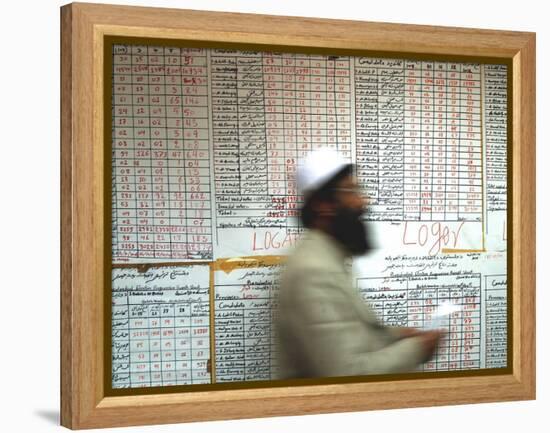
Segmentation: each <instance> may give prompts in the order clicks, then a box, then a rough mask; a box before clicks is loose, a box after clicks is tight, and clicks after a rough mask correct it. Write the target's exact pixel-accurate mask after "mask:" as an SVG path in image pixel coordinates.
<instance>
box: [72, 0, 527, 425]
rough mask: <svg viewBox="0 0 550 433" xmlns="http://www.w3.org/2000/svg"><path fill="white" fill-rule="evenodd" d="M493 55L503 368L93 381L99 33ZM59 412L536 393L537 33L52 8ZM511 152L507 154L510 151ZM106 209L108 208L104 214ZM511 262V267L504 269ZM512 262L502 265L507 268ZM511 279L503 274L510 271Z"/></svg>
mask: <svg viewBox="0 0 550 433" xmlns="http://www.w3.org/2000/svg"><path fill="white" fill-rule="evenodd" d="M105 36H127V37H140V38H161V39H175V40H189V41H202V42H204V41H209V42H219V43H237V44H253V45H256V44H259V45H260V46H259V49H261V46H262V45H266V46H274V45H276V46H281V45H283V46H288V47H297V48H300V47H303V48H304V49H307V48H325V49H336V50H338V49H347V50H367V51H369V50H370V51H374V52H385V53H392V52H396V53H401V54H403V53H406V54H408V53H411V54H416V55H418V54H420V55H424V54H432V55H445V56H465V57H491V58H499V59H503V60H506V61H508V62H510V63H509V64H510V65H512V87H511V88H512V94H511V95H510V94H509V97H511V98H512V105H511V108H512V110H511V113H510V112H509V113H508V115H509V116H512V118H511V119H509V125H512V126H513V128H512V132H513V134H512V137H511V140H512V146H511V147H509V149H510V148H511V152H510V153H509V154H508V158H509V181H508V187H509V190H510V191H509V194H511V195H509V197H512V198H513V201H512V202H509V203H510V205H509V213H508V215H509V226H510V228H509V232H508V233H509V237H508V245H509V248H508V250H509V251H512V252H513V254H511V253H509V255H508V272H509V277H510V276H511V277H512V278H511V279H510V278H509V280H508V281H509V284H511V295H512V297H511V300H512V302H511V304H512V326H511V328H509V329H510V330H511V335H510V333H509V336H510V337H511V340H512V344H511V350H510V351H509V353H510V354H511V357H512V359H511V360H512V369H511V372H510V373H509V374H501V375H478V376H471V377H470V376H467V377H437V378H421V379H404V380H382V381H376V382H367V383H364V382H363V383H345V384H326V385H324V384H323V385H311V386H310V385H308V386H278V387H271V388H255V389H232V390H214V391H211V390H209V391H204V392H203V391H197V392H189V393H174V394H156V395H132V396H115V397H110V396H106V395H105V392H104V375H105V374H106V372H105V371H104V363H103V360H104V332H105V329H104V326H105V324H104V308H103V306H104V302H105V300H104V295H103V294H104V291H103V288H104V278H105V269H106V268H105V267H106V266H108V265H109V263H108V262H107V261H106V260H105V257H106V255H107V252H106V251H105V242H104V239H105V236H108V237H109V238H110V233H109V229H110V226H109V225H108V222H109V219H107V218H106V216H105V202H104V199H105V197H104V195H105V194H106V193H110V191H109V192H106V190H105V184H104V183H105V182H104V170H105V169H104V167H105V158H109V157H110V155H106V154H105V148H104V142H103V137H104V129H103V128H104V116H105V113H104V112H103V106H104V105H103V103H104V101H103V98H104V89H103V80H104V78H103V77H104V74H103V67H104V47H103V44H104V37H105ZM61 102H62V105H61V424H62V425H63V426H66V427H69V428H72V429H81V428H97V427H112V426H129V425H142V424H162V423H177V422H188V421H201V420H219V419H236V418H250V417H267V416H282V415H298V414H311V413H329V412H346V411H363V410H371V409H388V408H403V407H418V406H435V405H449V404H463V403H478V402H490V401H510V400H525V399H534V398H535V34H534V33H525V32H511V31H494V30H477V29H464V28H450V27H433V26H418V25H402V24H385V23H369V22H359V21H344V20H328V19H315V18H296V17H282V16H267V15H251V14H236V13H218V12H202V11H191V10H177V9H160V8H143V7H127V6H114V5H100V4H82V3H73V4H69V5H66V6H63V7H62V8H61ZM510 158H511V160H510ZM108 217H109V218H110V215H109V216H108ZM510 218H511V219H510ZM511 271H512V272H511ZM510 272H511V273H510ZM510 280H511V283H510Z"/></svg>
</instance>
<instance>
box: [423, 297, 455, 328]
mask: <svg viewBox="0 0 550 433" xmlns="http://www.w3.org/2000/svg"><path fill="white" fill-rule="evenodd" d="M461 310H462V305H456V304H451V303H450V302H442V303H441V304H439V306H438V307H437V309H436V310H435V312H434V313H433V314H432V320H430V321H428V322H427V323H426V325H425V326H424V328H425V329H447V328H448V325H449V318H450V317H451V315H452V314H453V313H456V312H457V311H461Z"/></svg>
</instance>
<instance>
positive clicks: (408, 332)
mask: <svg viewBox="0 0 550 433" xmlns="http://www.w3.org/2000/svg"><path fill="white" fill-rule="evenodd" d="M397 329H398V332H399V338H410V337H418V336H419V335H422V334H424V332H425V331H423V330H422V329H418V328H407V327H399V328H397Z"/></svg>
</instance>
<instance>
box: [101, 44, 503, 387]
mask: <svg viewBox="0 0 550 433" xmlns="http://www.w3.org/2000/svg"><path fill="white" fill-rule="evenodd" d="M112 48H113V49H112V62H111V64H110V66H111V68H110V71H109V75H110V100H111V108H112V112H111V143H110V147H111V152H112V165H111V167H112V173H111V186H112V190H111V198H112V199H111V212H112V213H111V224H112V230H111V247H112V265H113V269H112V281H111V296H112V305H111V316H112V321H111V355H112V356H111V359H112V362H111V369H112V387H113V388H137V387H165V386H176V385H194V384H209V383H222V382H235V381H257V380H275V379H277V377H278V361H277V359H278V357H277V335H276V330H275V326H274V321H275V320H276V316H277V279H278V275H279V273H280V271H281V267H282V266H283V265H284V260H285V256H286V255H287V254H288V253H289V252H290V251H291V249H292V247H293V246H294V245H295V244H296V242H298V241H299V238H300V235H301V233H302V232H303V227H302V225H301V223H300V220H299V210H300V207H301V204H302V197H301V196H300V195H299V193H298V191H297V186H296V177H295V173H296V169H297V166H298V164H299V162H300V160H301V159H302V158H304V157H305V156H306V155H307V154H308V153H310V152H312V151H314V150H316V149H318V148H325V147H329V148H332V149H335V150H336V151H338V152H339V153H340V154H341V155H342V157H343V158H345V159H346V160H347V161H349V162H351V163H354V164H355V168H356V173H355V174H356V176H357V180H358V183H359V185H360V187H361V190H362V191H363V193H364V194H365V196H366V197H367V199H368V203H369V204H368V210H367V213H366V215H365V222H366V224H367V225H368V229H369V230H370V231H371V232H372V233H373V239H374V243H375V246H376V248H375V249H374V251H373V252H372V253H370V254H369V255H367V256H365V257H360V258H356V259H354V261H353V272H354V276H355V279H354V282H355V285H356V289H357V290H358V292H359V294H360V296H361V297H362V298H363V299H364V300H365V302H368V303H369V305H370V306H371V307H372V308H373V310H374V311H375V313H376V314H377V315H378V317H379V318H380V320H381V321H383V322H384V323H386V324H388V325H391V326H409V327H417V328H428V327H430V326H431V325H432V324H433V322H434V319H435V314H436V311H437V308H438V306H440V305H441V304H449V305H453V306H454V307H456V308H455V310H454V312H453V313H452V314H451V315H450V316H448V317H445V319H444V320H445V321H444V323H443V326H444V327H445V329H446V330H447V336H446V338H445V339H444V340H443V341H442V342H441V346H440V347H439V349H438V352H437V355H436V356H435V357H434V358H433V359H431V360H430V361H428V362H427V363H425V364H424V365H423V366H421V367H420V368H419V370H420V371H458V370H472V369H484V368H502V367H506V366H507V365H508V364H507V363H508V360H507V341H508V340H507V320H508V319H507V317H508V316H507V312H508V309H507V305H508V304H507V302H508V297H507V294H508V286H507V262H506V257H507V239H506V233H507V230H506V215H507V164H508V160H507V140H508V131H507V116H508V97H507V95H508V84H509V83H508V72H509V71H508V68H507V66H506V65H500V64H492V63H465V62H453V61H439V60H432V61H427V60H416V59H407V58H378V57H368V56H356V57H354V56H338V55H334V56H330V55H318V54H306V53H278V52H261V51H244V50H231V49H206V48H185V47H179V46H175V45H174V46H158V45H138V44H127V43H124V44H114V45H113V46H112ZM440 325H441V323H440Z"/></svg>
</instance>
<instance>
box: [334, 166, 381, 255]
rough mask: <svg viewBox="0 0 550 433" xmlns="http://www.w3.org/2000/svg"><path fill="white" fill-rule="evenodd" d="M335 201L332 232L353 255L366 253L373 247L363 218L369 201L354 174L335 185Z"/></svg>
mask: <svg viewBox="0 0 550 433" xmlns="http://www.w3.org/2000/svg"><path fill="white" fill-rule="evenodd" d="M334 202H335V211H334V217H333V219H332V224H331V232H332V234H333V235H334V237H335V238H336V239H338V240H339V241H340V242H341V243H342V244H343V245H344V247H346V248H347V249H348V250H349V251H350V252H351V253H352V254H353V255H361V254H365V253H366V252H367V251H368V250H369V249H370V248H371V245H370V242H369V239H368V236H367V230H366V226H365V224H364V223H363V220H362V217H363V214H364V212H365V207H366V204H367V202H366V200H365V198H364V196H363V195H362V194H361V192H360V190H359V186H358V185H357V181H356V180H355V178H354V177H353V176H346V177H344V178H343V179H342V180H341V181H340V182H338V184H337V185H336V186H335V188H334Z"/></svg>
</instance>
